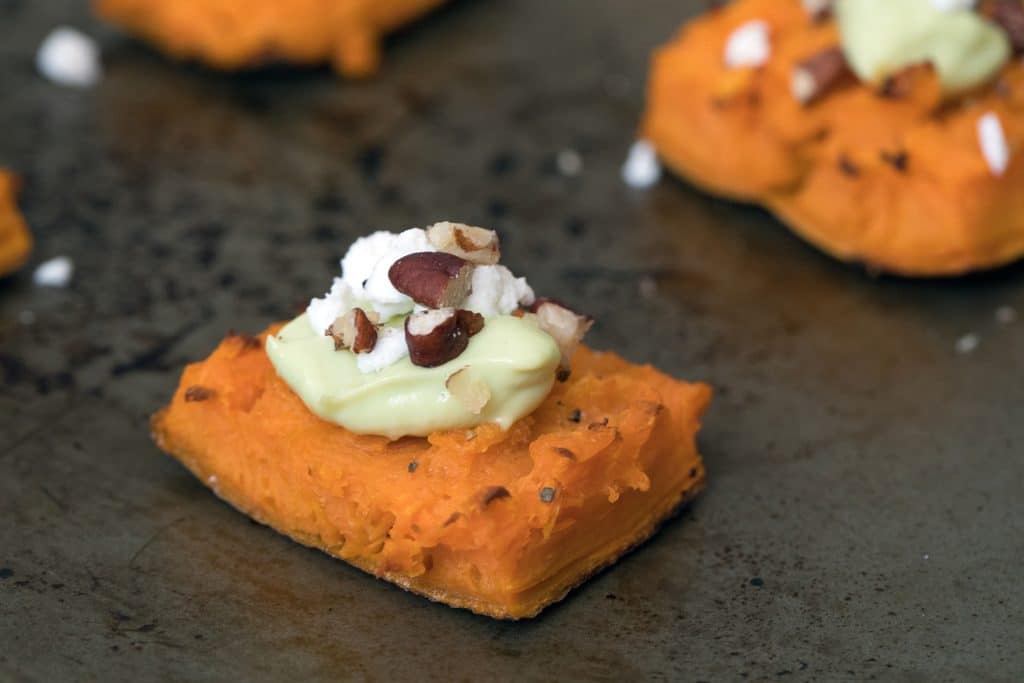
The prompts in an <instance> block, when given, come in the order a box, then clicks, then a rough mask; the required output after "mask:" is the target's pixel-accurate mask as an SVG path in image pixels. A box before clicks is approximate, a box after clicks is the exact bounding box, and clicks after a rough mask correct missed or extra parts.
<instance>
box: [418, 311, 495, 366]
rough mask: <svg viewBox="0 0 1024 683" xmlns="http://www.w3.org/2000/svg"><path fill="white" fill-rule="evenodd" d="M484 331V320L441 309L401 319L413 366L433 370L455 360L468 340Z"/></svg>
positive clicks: (469, 313)
mask: <svg viewBox="0 0 1024 683" xmlns="http://www.w3.org/2000/svg"><path fill="white" fill-rule="evenodd" d="M483 328H484V317H483V316H482V315H480V314H479V313H473V312H472V311H465V310H455V309H453V308H442V309H439V310H433V311H424V312H422V313H414V314H412V315H410V316H409V317H408V318H406V319H405V343H406V345H407V346H408V347H409V360H410V361H412V363H413V365H418V366H420V367H424V368H433V367H437V366H438V365H444V364H445V363H447V362H448V361H450V360H452V359H453V358H457V357H458V356H459V355H461V354H462V352H463V351H465V350H466V347H467V346H468V345H469V338H470V337H472V336H473V335H474V334H476V333H478V332H479V331H480V330H482V329H483Z"/></svg>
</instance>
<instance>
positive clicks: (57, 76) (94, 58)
mask: <svg viewBox="0 0 1024 683" xmlns="http://www.w3.org/2000/svg"><path fill="white" fill-rule="evenodd" d="M36 68H37V69H39V72H40V73H41V74H43V76H45V77H46V78H48V79H49V80H51V81H53V82H54V83H57V84H58V85H68V86H72V87H76V88H87V87H89V86H91V85H95V84H96V83H97V82H98V81H99V80H100V76H101V74H102V67H101V66H100V51H99V48H98V47H97V46H96V43H95V41H93V39H92V38H90V37H89V36H87V35H85V34H84V33H82V32H80V31H76V30H75V29H73V28H68V27H66V26H62V27H60V28H57V29H54V30H53V31H51V32H50V35H48V36H46V38H45V39H44V40H43V42H42V43H41V44H40V45H39V50H38V51H37V52H36Z"/></svg>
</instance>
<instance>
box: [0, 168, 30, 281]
mask: <svg viewBox="0 0 1024 683" xmlns="http://www.w3.org/2000/svg"><path fill="white" fill-rule="evenodd" d="M17 189H18V179H17V178H16V177H15V176H14V175H12V174H10V173H8V172H6V171H4V170H3V169H0V277H2V276H4V275H9V274H10V273H13V272H14V271H16V270H17V269H18V268H21V267H22V266H23V265H25V261H27V260H28V256H29V253H30V252H31V251H32V235H31V233H29V231H28V226H27V225H25V219H24V218H22V216H21V212H19V211H18V204H17V194H18V193H17Z"/></svg>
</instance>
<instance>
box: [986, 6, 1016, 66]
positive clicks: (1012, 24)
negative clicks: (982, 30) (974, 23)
mask: <svg viewBox="0 0 1024 683" xmlns="http://www.w3.org/2000/svg"><path fill="white" fill-rule="evenodd" d="M989 13H991V15H992V21H994V22H996V23H997V24H999V26H1000V27H1001V28H1002V29H1003V30H1004V31H1006V35H1007V36H1008V37H1009V38H1010V44H1011V45H1012V46H1013V51H1014V52H1015V53H1017V54H1020V53H1021V52H1024V5H1022V4H1021V2H1020V0H995V2H993V3H991V8H990V9H989Z"/></svg>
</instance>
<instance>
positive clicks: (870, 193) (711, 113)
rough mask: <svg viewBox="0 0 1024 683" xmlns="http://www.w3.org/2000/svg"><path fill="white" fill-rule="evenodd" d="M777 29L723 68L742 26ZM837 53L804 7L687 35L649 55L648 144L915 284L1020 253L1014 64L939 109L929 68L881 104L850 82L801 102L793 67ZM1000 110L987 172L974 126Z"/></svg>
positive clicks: (1023, 235)
mask: <svg viewBox="0 0 1024 683" xmlns="http://www.w3.org/2000/svg"><path fill="white" fill-rule="evenodd" d="M753 19H762V20H764V21H767V22H768V23H769V25H770V27H771V29H770V32H771V43H772V56H771V58H770V60H769V61H768V63H767V64H766V65H765V66H764V67H762V68H760V69H741V70H730V69H728V68H727V67H726V66H725V64H724V62H723V59H722V50H723V46H724V45H725V42H726V40H727V39H728V36H729V35H730V34H731V33H732V31H733V30H734V29H735V28H736V27H738V26H740V25H742V24H743V23H745V22H747V21H750V20H753ZM838 43H839V36H838V32H837V28H836V26H835V24H834V23H833V22H831V21H825V22H817V23H816V22H814V21H812V20H811V19H810V18H808V16H807V14H806V12H805V11H804V10H803V8H802V7H801V2H800V0H737V2H734V3H732V4H730V5H728V6H726V7H724V8H722V9H721V10H719V11H716V12H712V13H709V14H707V15H705V16H703V17H701V18H700V19H697V20H696V21H694V22H692V23H690V24H689V25H687V26H686V27H685V28H684V29H683V30H682V32H681V33H680V34H679V36H678V38H677V39H676V40H675V41H673V42H672V43H671V44H669V45H667V46H665V47H663V48H662V49H661V50H659V51H658V53H657V54H656V56H655V58H654V61H653V66H652V73H651V78H650V83H649V89H648V106H647V112H646V114H645V117H644V122H643V127H642V128H643V131H642V132H643V135H644V136H645V137H647V138H649V139H650V140H651V141H652V142H653V143H654V145H655V147H656V148H657V149H658V152H659V154H660V155H661V156H662V158H663V159H664V160H665V162H666V163H667V164H668V165H669V166H670V167H671V168H672V169H673V170H675V171H676V172H678V173H679V174H680V175H683V176H685V177H687V178H688V179H690V180H691V181H693V182H694V183H695V184H697V185H700V186H702V187H705V188H706V189H708V190H709V191H711V192H714V193H717V194H721V195H724V196H727V197H731V198H734V199H738V200H742V201H751V202H758V203H761V204H763V205H764V206H766V207H767V208H768V209H770V210H771V211H773V212H774V213H775V214H776V215H777V216H778V217H779V218H780V219H782V220H783V221H784V222H786V223H787V224H789V226H790V227H791V228H793V229H794V230H795V231H796V232H797V233H799V234H800V235H802V236H803V237H804V238H805V239H807V240H808V241H810V242H812V243H814V244H816V245H817V246H818V247H819V248H821V249H823V250H825V251H827V252H829V253H831V254H832V255H833V256H835V257H837V258H840V259H843V260H848V261H860V262H865V263H867V264H869V265H870V266H872V267H874V268H877V269H880V270H886V271H891V272H895V273H901V274H905V275H912V276H931V275H953V274H959V273H964V272H967V271H971V270H976V269H983V268H991V267H995V266H999V265H1002V264H1005V263H1008V262H1010V261H1013V260H1016V259H1017V258H1019V257H1020V256H1021V255H1022V254H1024V193H1022V192H1021V191H1020V188H1021V187H1022V186H1024V161H1022V160H1021V158H1020V156H1021V154H1020V152H1021V149H1022V147H1024V63H1022V62H1021V61H1020V59H1018V58H1014V59H1012V60H1011V62H1010V63H1009V64H1008V65H1007V66H1006V67H1005V69H1004V70H1003V72H1002V73H1001V75H1000V77H999V78H998V79H997V81H995V82H994V83H992V84H991V85H989V86H986V87H984V88H981V89H979V90H978V91H977V92H974V93H971V94H970V95H969V96H966V97H963V98H960V99H959V100H955V101H944V100H943V98H942V95H941V92H940V89H939V85H938V80H937V78H936V76H935V74H934V73H932V72H931V70H930V69H929V68H928V67H927V66H922V67H919V68H915V69H912V70H911V71H910V72H908V73H907V74H905V76H904V77H902V78H900V79H898V80H897V81H894V82H893V83H892V84H891V87H890V88H889V92H888V94H887V95H886V94H883V93H881V92H879V90H878V89H877V88H875V87H872V86H869V85H865V84H861V83H859V82H857V81H856V80H855V79H853V78H852V77H851V78H848V79H846V80H844V81H843V82H841V83H839V84H838V85H837V86H836V87H834V88H832V89H830V90H828V91H827V92H826V93H825V94H824V95H823V96H822V97H821V98H819V99H817V100H815V101H814V102H813V103H812V104H810V105H809V106H803V105H801V104H800V103H799V102H798V101H797V100H796V98H795V97H794V96H793V95H792V93H791V74H792V70H793V68H794V66H796V65H797V64H798V63H800V62H801V61H803V60H805V59H806V58H808V57H810V56H812V55H814V54H816V53H818V52H819V51H820V50H822V49H825V48H828V47H834V46H836V45H838ZM989 111H991V112H995V113H996V114H997V115H998V116H999V118H1000V121H1001V122H1002V125H1003V127H1004V129H1005V132H1006V136H1007V140H1008V142H1009V147H1010V150H1011V154H1012V157H1011V163H1010V167H1009V169H1008V170H1007V171H1006V173H1005V175H1004V176H1003V177H1000V178H997V177H994V176H993V175H992V173H991V172H990V171H989V169H988V167H987V165H986V163H985V160H984V158H983V156H982V153H981V148H980V146H979V143H978V139H977V130H976V127H977V121H978V119H979V118H980V117H981V116H982V115H983V114H984V113H986V112H989Z"/></svg>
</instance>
